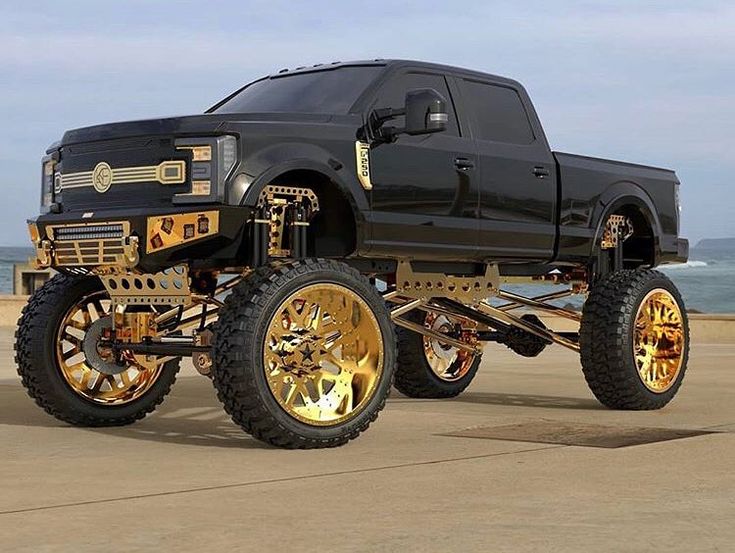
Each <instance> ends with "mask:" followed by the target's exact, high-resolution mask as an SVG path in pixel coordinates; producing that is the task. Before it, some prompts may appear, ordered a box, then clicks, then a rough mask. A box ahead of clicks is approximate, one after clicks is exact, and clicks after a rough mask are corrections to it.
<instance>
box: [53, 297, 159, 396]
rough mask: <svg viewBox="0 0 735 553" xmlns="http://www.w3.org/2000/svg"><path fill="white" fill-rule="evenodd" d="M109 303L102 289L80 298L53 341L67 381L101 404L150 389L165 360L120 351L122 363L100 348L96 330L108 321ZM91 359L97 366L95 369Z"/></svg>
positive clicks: (73, 388)
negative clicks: (148, 359)
mask: <svg viewBox="0 0 735 553" xmlns="http://www.w3.org/2000/svg"><path fill="white" fill-rule="evenodd" d="M110 310H111V302H110V300H109V298H108V296H107V293H106V292H105V291H98V292H93V293H91V294H88V295H86V296H84V297H82V298H81V299H80V300H79V301H78V302H77V303H75V304H74V305H73V306H72V307H71V308H70V309H69V310H68V311H67V313H66V315H65V316H64V318H63V320H62V322H61V325H60V326H59V331H58V335H57V340H56V361H57V364H58V367H59V370H60V371H61V375H62V376H63V377H64V380H65V381H66V383H67V384H68V385H69V386H70V387H71V388H72V390H74V391H75V392H76V393H77V394H79V395H80V396H82V397H84V398H85V399H87V400H89V401H92V402H94V403H98V404H104V405H122V404H125V403H129V402H131V401H133V400H135V399H138V398H139V397H140V396H142V395H143V394H144V393H145V392H146V391H148V390H149V389H150V387H151V386H152V385H153V383H155V382H156V380H157V379H158V376H159V375H160V373H161V369H162V367H163V363H164V361H165V360H166V359H163V358H161V359H154V360H153V361H147V360H146V358H145V357H142V356H134V355H132V354H126V353H123V359H122V362H117V361H113V360H112V359H113V355H112V352H111V351H109V350H105V349H104V348H100V347H99V346H98V344H97V340H96V338H98V336H97V333H101V331H102V329H103V327H104V326H105V325H106V323H108V322H109V321H110V320H111V312H110ZM92 358H94V359H95V362H96V363H98V365H99V367H100V368H102V367H105V368H104V369H102V370H100V368H95V367H94V366H93V363H92V361H91V359H92Z"/></svg>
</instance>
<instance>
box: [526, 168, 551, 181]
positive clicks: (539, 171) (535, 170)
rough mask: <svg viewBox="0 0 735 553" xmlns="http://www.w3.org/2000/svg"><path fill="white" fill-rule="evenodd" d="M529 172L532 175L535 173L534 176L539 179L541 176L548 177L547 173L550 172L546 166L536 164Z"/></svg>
mask: <svg viewBox="0 0 735 553" xmlns="http://www.w3.org/2000/svg"><path fill="white" fill-rule="evenodd" d="M531 172H532V173H533V174H534V175H536V177H538V178H540V179H543V178H545V177H548V176H549V175H551V173H549V170H548V169H547V168H546V167H539V166H536V167H534V168H533V169H531Z"/></svg>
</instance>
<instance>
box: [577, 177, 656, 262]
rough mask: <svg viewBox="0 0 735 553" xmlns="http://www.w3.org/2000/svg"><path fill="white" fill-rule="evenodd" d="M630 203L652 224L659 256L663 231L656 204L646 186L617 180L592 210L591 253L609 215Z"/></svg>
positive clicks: (600, 237) (599, 238)
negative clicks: (592, 236)
mask: <svg viewBox="0 0 735 553" xmlns="http://www.w3.org/2000/svg"><path fill="white" fill-rule="evenodd" d="M628 205H632V206H635V207H637V208H638V209H639V210H640V212H641V213H642V214H643V217H645V219H646V221H647V222H648V224H649V225H650V227H651V231H652V232H653V239H654V247H655V255H656V257H658V255H659V251H660V243H661V235H662V232H663V231H662V230H661V222H660V221H659V218H658V213H657V211H656V205H655V204H654V203H653V200H652V199H651V197H650V196H649V195H648V193H647V192H646V191H645V189H644V188H642V187H641V186H640V185H638V184H636V183H634V182H631V181H621V182H616V183H615V184H612V185H610V186H608V187H607V188H606V189H605V191H604V192H603V193H602V194H601V195H600V198H599V201H598V202H597V203H596V205H595V208H594V210H593V212H592V225H591V228H592V229H593V230H594V238H593V240H592V251H591V252H590V254H594V252H595V248H596V246H597V244H598V242H599V241H600V240H601V239H602V232H603V230H604V226H605V221H607V217H608V216H609V215H612V214H613V213H615V212H616V211H617V210H618V209H620V208H621V207H623V206H628Z"/></svg>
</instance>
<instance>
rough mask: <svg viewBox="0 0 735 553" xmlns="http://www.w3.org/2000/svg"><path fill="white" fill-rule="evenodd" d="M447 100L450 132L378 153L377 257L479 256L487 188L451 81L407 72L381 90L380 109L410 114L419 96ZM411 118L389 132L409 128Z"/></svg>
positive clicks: (373, 155)
mask: <svg viewBox="0 0 735 553" xmlns="http://www.w3.org/2000/svg"><path fill="white" fill-rule="evenodd" d="M418 88H432V89H434V90H436V91H437V92H438V93H439V94H441V95H442V96H443V97H444V99H445V100H446V105H447V112H448V115H449V120H448V123H447V129H446V130H445V131H443V132H437V133H433V134H425V135H420V136H408V135H405V134H402V135H400V136H398V138H397V139H396V140H395V142H392V143H388V144H379V145H377V146H375V147H373V149H371V151H370V172H371V180H372V184H373V189H372V191H371V207H372V213H371V217H372V219H373V224H372V240H371V242H372V249H371V253H376V254H380V253H385V254H390V255H391V256H395V255H396V254H398V255H406V256H409V257H413V258H417V259H436V258H442V259H454V260H466V259H468V258H472V257H474V256H475V255H476V254H477V246H478V232H479V227H478V217H477V214H478V208H479V199H480V191H479V183H478V179H477V176H476V172H475V166H476V155H475V151H474V144H473V142H472V140H471V139H469V137H465V136H463V135H462V133H461V131H460V127H459V123H458V119H457V115H456V113H455V111H454V108H453V102H452V96H451V94H450V91H449V87H448V86H447V81H446V79H445V77H444V76H443V75H441V74H438V73H431V72H426V71H419V70H410V69H404V70H401V71H399V72H397V73H395V74H394V75H393V76H392V77H391V78H389V79H388V80H387V81H386V82H385V83H384V85H383V86H382V87H381V88H380V89H379V91H378V93H377V95H376V98H375V101H374V103H373V104H372V108H386V107H392V108H402V107H403V106H404V104H405V97H406V93H407V92H408V91H409V90H412V89H418ZM403 119H404V118H403V117H399V118H396V119H394V120H392V121H390V122H389V123H387V124H388V125H391V126H395V127H402V126H403V125H404V121H403Z"/></svg>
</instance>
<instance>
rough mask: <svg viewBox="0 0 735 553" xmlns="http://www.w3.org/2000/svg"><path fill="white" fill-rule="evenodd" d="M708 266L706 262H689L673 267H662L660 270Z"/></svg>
mask: <svg viewBox="0 0 735 553" xmlns="http://www.w3.org/2000/svg"><path fill="white" fill-rule="evenodd" d="M706 266H707V263H706V262H705V261H687V262H686V263H676V264H673V265H661V266H660V267H658V268H659V269H663V270H664V271H666V270H669V269H690V268H692V267H706Z"/></svg>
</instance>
